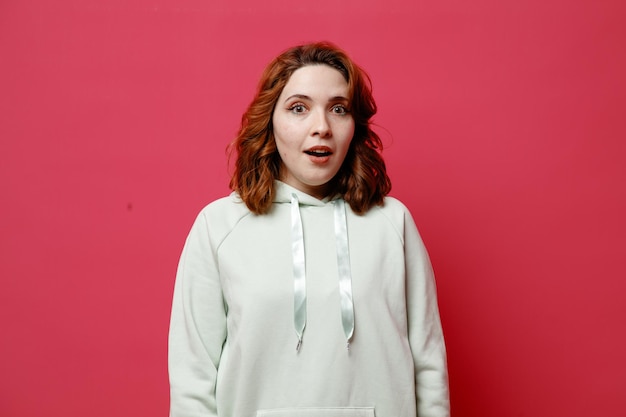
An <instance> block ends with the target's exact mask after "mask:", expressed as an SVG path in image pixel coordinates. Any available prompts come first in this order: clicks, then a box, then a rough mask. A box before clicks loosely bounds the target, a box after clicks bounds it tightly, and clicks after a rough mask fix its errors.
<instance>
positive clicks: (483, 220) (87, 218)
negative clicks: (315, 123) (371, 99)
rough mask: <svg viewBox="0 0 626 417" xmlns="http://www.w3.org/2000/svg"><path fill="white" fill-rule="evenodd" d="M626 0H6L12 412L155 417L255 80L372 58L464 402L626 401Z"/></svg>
mask: <svg viewBox="0 0 626 417" xmlns="http://www.w3.org/2000/svg"><path fill="white" fill-rule="evenodd" d="M625 21H626V6H624V3H623V1H621V0H613V1H611V0H605V1H602V0H600V1H599V0H567V1H566V0H547V1H546V0H529V1H502V0H475V1H466V0H438V1H432V2H427V1H412V2H410V1H398V0H385V1H375V0H346V1H339V2H338V1H327V0H324V1H315V2H288V1H284V0H271V1H263V2H260V1H253V0H245V1H240V2H230V1H227V0H219V1H207V0H202V1H200V0H161V1H151V0H137V1H132V0H73V1H71V0H66V1H57V2H47V1H43V0H30V1H17V0H3V1H1V2H0V203H1V205H0V207H1V208H0V214H1V215H0V257H1V262H0V277H1V279H2V281H1V289H0V338H1V339H0V340H1V342H0V375H1V377H0V415H2V416H7V417H18V416H19V417H31V416H32V417H35V416H44V415H45V416H49V417H56V416H59V417H60V416H63V417H78V416H90V417H98V416H107V417H110V416H133V417H136V416H159V415H160V416H165V415H167V409H168V401H169V400H168V383H167V368H166V356H167V350H166V338H167V330H168V321H169V311H170V299H171V294H172V288H173V280H174V273H175V268H176V263H177V260H178V256H179V254H180V250H181V248H182V245H183V242H184V239H185V236H186V234H187V232H188V230H189V227H190V226H191V223H192V221H193V219H194V217H195V215H196V214H197V212H198V211H199V210H200V209H201V208H202V207H203V206H204V205H205V204H206V203H208V202H210V201H211V200H213V199H215V198H217V197H220V196H223V195H224V194H226V193H227V192H228V188H227V181H228V169H227V165H226V156H225V151H224V150H225V146H226V144H227V143H228V142H229V141H230V140H231V139H232V138H233V136H234V134H235V132H236V130H237V128H238V124H239V120H240V116H241V113H242V112H243V111H244V109H245V106H246V105H247V104H248V102H249V101H250V99H251V97H252V94H253V90H254V87H255V85H256V82H257V79H258V76H259V74H260V72H261V70H262V68H263V67H264V66H265V64H266V63H267V62H268V60H269V59H270V58H272V57H273V56H274V55H276V54H277V53H279V52H280V51H282V50H283V49H284V48H286V47H288V46H291V45H293V44H295V43H300V42H305V41H312V40H320V39H328V40H332V41H334V42H336V43H338V44H339V45H341V46H342V47H344V48H345V49H346V50H348V51H349V53H350V54H351V55H352V56H353V58H354V59H355V60H356V61H357V62H359V63H360V64H361V65H362V66H363V67H364V68H366V70H367V71H368V72H369V74H370V75H371V77H372V79H373V82H374V92H375V96H376V98H377V101H378V104H379V108H380V111H379V114H378V115H377V117H376V122H377V124H378V125H379V126H380V129H379V132H380V133H381V135H382V137H383V140H384V142H385V144H386V145H387V149H386V151H385V155H386V159H387V161H388V165H389V170H390V174H391V177H392V180H393V181H394V189H393V192H392V194H393V195H394V196H396V197H398V198H400V199H401V200H403V201H404V202H405V203H406V204H407V205H408V206H409V208H410V209H411V210H412V212H413V214H414V217H415V219H416V222H417V224H418V226H419V227H420V230H421V232H422V234H423V237H424V240H425V242H426V244H427V246H428V248H429V250H430V253H431V257H432V261H433V265H434V268H435V271H436V273H437V278H438V287H439V296H440V305H441V315H442V320H443V324H444V327H445V331H446V337H447V342H448V350H449V366H450V379H451V395H452V406H453V415H454V416H459V417H460V416H464V417H479V416H480V417H502V416H506V417H509V416H533V417H554V416H568V417H579V416H580V417H582V416H585V417H587V416H621V415H624V410H625V409H626V397H625V396H624V393H623V391H624V375H625V373H626V359H625V352H626V331H625V328H626V302H625V293H626V279H625V278H626V274H625V271H626V268H625V267H626V219H625V215H624V213H625V212H626V123H625V120H626V118H625V115H626V104H625V103H626V81H625V80H626V77H625V74H626V58H625V55H626V54H625V52H624V48H625V46H624V45H625V44H626V24H625V23H624V22H625Z"/></svg>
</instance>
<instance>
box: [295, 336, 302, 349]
mask: <svg viewBox="0 0 626 417" xmlns="http://www.w3.org/2000/svg"><path fill="white" fill-rule="evenodd" d="M300 346H302V339H298V344H297V345H296V352H300Z"/></svg>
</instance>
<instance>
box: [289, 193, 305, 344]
mask: <svg viewBox="0 0 626 417" xmlns="http://www.w3.org/2000/svg"><path fill="white" fill-rule="evenodd" d="M291 238H292V245H291V250H292V253H293V320H294V325H295V327H296V335H297V336H298V345H297V346H296V351H299V350H300V346H301V345H302V335H303V334H304V328H305V327H306V268H305V266H306V265H305V261H304V234H303V232H302V219H301V218H300V202H299V201H298V197H297V196H296V195H295V194H291Z"/></svg>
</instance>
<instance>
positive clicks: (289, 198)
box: [274, 181, 354, 351]
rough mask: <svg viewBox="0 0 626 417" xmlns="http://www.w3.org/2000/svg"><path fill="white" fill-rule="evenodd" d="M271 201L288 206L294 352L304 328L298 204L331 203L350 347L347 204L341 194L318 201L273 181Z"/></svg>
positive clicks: (351, 311)
mask: <svg viewBox="0 0 626 417" xmlns="http://www.w3.org/2000/svg"><path fill="white" fill-rule="evenodd" d="M274 186H275V195H274V203H289V204H290V205H291V240H292V245H291V251H292V259H293V281H294V297H293V299H294V327H295V330H296V336H297V338H298V342H297V345H296V351H299V350H300V346H301V345H302V340H303V337H304V329H305V328H306V319H307V311H306V255H305V254H306V250H305V247H304V231H303V228H302V218H301V216H300V206H319V207H323V206H326V205H328V204H332V205H333V206H334V209H333V212H334V230H329V231H328V233H334V235H335V246H336V248H337V269H338V271H337V272H338V276H339V296H340V303H341V306H340V307H341V323H342V327H343V330H344V334H345V336H346V348H347V349H350V340H351V339H352V335H353V333H354V303H353V300H352V273H351V268H350V247H349V243H348V222H347V220H346V204H345V201H344V200H343V198H341V196H339V195H336V196H334V197H332V198H324V199H322V200H319V199H317V198H315V197H313V196H310V195H308V194H306V193H304V192H302V191H299V190H297V189H295V188H293V187H291V186H289V185H287V184H285V183H283V182H280V181H276V182H275V183H274Z"/></svg>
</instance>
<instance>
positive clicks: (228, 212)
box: [196, 192, 254, 242]
mask: <svg viewBox="0 0 626 417" xmlns="http://www.w3.org/2000/svg"><path fill="white" fill-rule="evenodd" d="M253 215H254V214H253V213H252V212H251V211H250V210H249V209H248V207H247V206H246V204H245V203H244V202H243V201H242V200H241V199H240V198H239V196H238V195H237V194H236V193H234V192H233V193H231V194H230V195H228V196H226V197H222V198H220V199H217V200H215V201H213V202H211V203H209V204H208V205H207V206H205V207H204V208H203V209H202V210H201V211H200V214H198V219H197V220H196V223H200V222H201V223H204V226H205V227H206V230H207V233H208V234H209V235H210V236H211V237H212V238H213V240H215V241H217V242H221V241H222V240H223V239H224V238H225V237H226V236H228V234H229V233H230V232H231V231H232V230H233V229H234V228H235V227H237V224H238V223H239V222H240V221H241V220H242V219H243V218H245V217H247V216H253Z"/></svg>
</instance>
